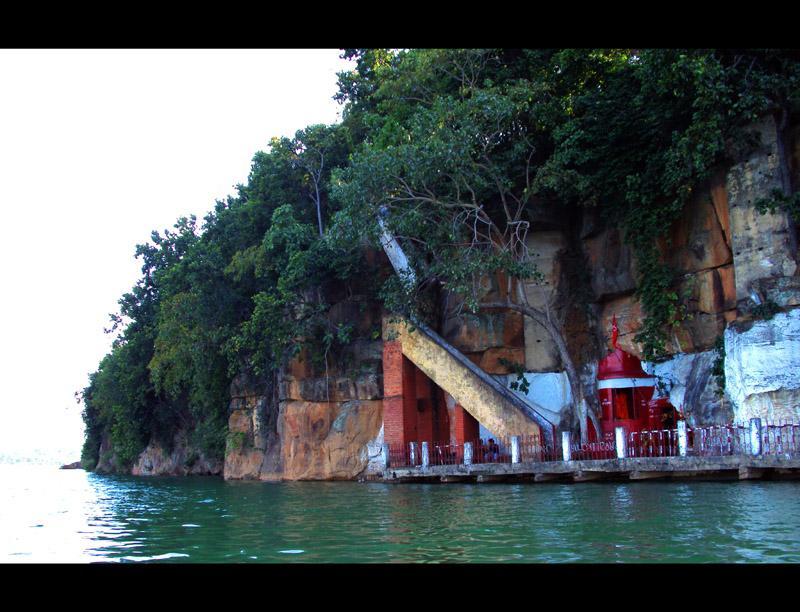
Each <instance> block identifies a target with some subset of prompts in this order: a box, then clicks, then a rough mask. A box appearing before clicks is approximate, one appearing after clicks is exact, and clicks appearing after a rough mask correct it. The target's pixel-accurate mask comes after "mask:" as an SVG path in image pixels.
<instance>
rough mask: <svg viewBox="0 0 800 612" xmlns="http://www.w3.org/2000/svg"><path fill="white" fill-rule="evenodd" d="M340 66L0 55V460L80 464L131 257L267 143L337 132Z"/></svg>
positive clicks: (323, 54)
mask: <svg viewBox="0 0 800 612" xmlns="http://www.w3.org/2000/svg"><path fill="white" fill-rule="evenodd" d="M348 68H349V66H348V62H345V61H344V60H341V59H339V51H336V50H249V51H240V50H227V51H212V50H191V51H188V50H187V51H181V50H169V51H159V50H110V51H109V50H68V51H57V50H38V51H37V50H17V51H14V50H0V205H1V206H2V217H0V219H2V221H1V223H2V225H1V227H2V236H0V270H2V287H3V289H2V294H0V343H2V350H0V383H2V395H1V396H0V398H1V399H0V455H1V454H21V453H25V454H28V453H30V452H33V449H52V450H53V451H57V452H59V453H60V454H63V455H65V456H64V458H63V460H64V461H68V460H69V461H74V460H77V459H78V458H79V456H80V447H81V444H82V442H83V426H82V423H81V419H80V411H81V406H79V405H78V404H76V403H75V401H74V399H73V393H74V392H75V391H76V390H78V389H82V388H83V387H84V386H86V384H88V379H87V376H88V374H89V372H91V371H94V370H95V369H96V366H97V364H98V362H99V360H100V359H101V358H102V357H103V355H105V354H106V353H107V352H108V350H109V349H110V341H111V338H110V336H107V335H105V334H104V333H103V327H104V326H107V325H108V314H109V313H111V312H116V311H117V300H118V299H119V297H120V296H121V295H122V294H123V293H124V292H125V291H128V290H129V289H130V287H131V286H132V285H133V284H134V282H135V281H136V279H137V278H138V276H139V274H140V263H139V261H138V260H136V259H134V257H133V254H134V249H135V245H136V244H137V243H141V242H146V241H147V240H148V239H149V236H150V232H151V231H152V230H153V229H159V230H163V229H164V228H167V227H172V224H173V223H174V222H175V220H176V219H177V218H178V217H179V216H182V215H189V214H192V213H194V214H196V215H197V217H198V220H202V218H203V216H204V215H205V213H206V212H208V211H209V210H211V209H212V208H213V206H214V201H215V199H220V198H224V197H225V196H226V195H228V194H230V193H233V192H234V185H235V184H236V183H243V182H245V181H246V179H247V176H248V174H249V170H250V161H251V159H252V157H253V154H254V153H255V152H256V151H258V150H264V149H265V148H266V147H267V144H268V142H269V139H270V138H271V137H272V136H291V135H293V134H294V132H295V131H296V130H298V129H301V128H303V127H305V126H307V125H311V124H313V123H333V122H335V121H337V120H338V119H339V113H340V110H341V109H340V107H339V105H338V104H337V103H336V102H334V101H333V100H332V96H333V95H334V93H335V92H336V72H338V71H341V70H345V69H348Z"/></svg>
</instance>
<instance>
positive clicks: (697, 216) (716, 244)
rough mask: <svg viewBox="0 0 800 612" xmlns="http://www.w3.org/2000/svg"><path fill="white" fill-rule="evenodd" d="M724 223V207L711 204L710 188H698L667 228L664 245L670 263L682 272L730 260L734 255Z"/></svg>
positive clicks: (697, 269)
mask: <svg viewBox="0 0 800 612" xmlns="http://www.w3.org/2000/svg"><path fill="white" fill-rule="evenodd" d="M720 217H723V218H725V221H722V220H721V219H720ZM723 223H725V224H727V210H725V209H724V208H723V207H722V206H720V207H719V208H717V207H715V206H714V202H713V201H712V196H711V193H710V192H708V191H705V190H703V191H701V192H699V194H698V195H697V196H695V197H694V198H692V200H690V201H689V203H688V204H687V205H686V208H685V209H684V211H683V214H682V215H681V217H680V219H678V220H677V221H676V222H675V223H674V224H673V226H672V227H671V228H670V232H669V236H670V242H669V247H666V248H665V252H667V253H668V254H669V257H668V261H669V263H670V265H671V266H672V267H673V268H674V269H676V270H679V271H681V272H696V271H699V270H707V269H709V268H718V267H719V266H724V265H728V264H730V263H731V262H732V261H733V258H732V254H731V249H730V246H729V244H728V242H726V239H725V238H726V235H725V231H724V225H723Z"/></svg>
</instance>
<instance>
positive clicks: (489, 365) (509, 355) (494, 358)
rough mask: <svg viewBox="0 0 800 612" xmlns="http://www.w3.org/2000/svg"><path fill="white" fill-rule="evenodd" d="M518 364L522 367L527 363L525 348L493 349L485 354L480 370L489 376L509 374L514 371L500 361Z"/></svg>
mask: <svg viewBox="0 0 800 612" xmlns="http://www.w3.org/2000/svg"><path fill="white" fill-rule="evenodd" d="M501 359H502V360H505V361H508V362H510V363H517V364H519V365H520V367H522V366H523V364H524V363H525V349H523V348H491V349H489V350H487V351H486V352H484V353H483V356H482V357H481V360H480V363H479V364H478V365H479V366H480V368H481V369H482V370H483V371H484V372H487V373H489V374H508V373H510V372H512V369H511V368H509V367H508V366H506V365H504V364H503V363H501V361H500V360H501Z"/></svg>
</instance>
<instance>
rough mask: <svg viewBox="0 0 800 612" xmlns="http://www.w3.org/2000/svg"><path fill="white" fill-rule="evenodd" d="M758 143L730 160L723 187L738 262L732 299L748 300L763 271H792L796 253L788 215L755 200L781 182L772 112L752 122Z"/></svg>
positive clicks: (787, 273) (775, 274) (778, 273)
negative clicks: (764, 210) (761, 210)
mask: <svg viewBox="0 0 800 612" xmlns="http://www.w3.org/2000/svg"><path fill="white" fill-rule="evenodd" d="M754 128H755V130H756V132H757V133H758V135H759V136H760V140H761V147H760V148H759V149H758V150H757V151H756V152H755V153H753V154H751V155H750V156H749V157H748V158H747V159H746V160H744V161H742V162H741V163H739V164H737V165H735V166H733V167H732V168H731V169H730V171H729V172H728V175H727V181H726V185H725V187H726V191H727V193H728V203H729V209H730V216H731V232H732V236H733V256H734V264H735V266H736V299H737V301H739V302H742V301H744V300H747V299H748V297H749V295H750V289H751V284H752V283H753V282H754V281H756V280H758V279H761V278H765V277H780V276H793V275H794V274H795V273H796V271H797V261H796V259H795V258H796V257H797V253H792V251H791V240H790V234H789V228H790V223H791V220H790V219H789V218H788V215H787V214H786V213H783V212H776V213H774V214H773V213H767V214H765V215H761V214H759V213H758V211H757V210H756V208H755V206H754V203H755V202H756V200H758V199H759V198H763V197H769V196H770V194H771V192H772V190H773V189H778V188H780V185H781V181H780V165H779V164H780V160H779V157H778V148H777V134H776V130H775V120H774V119H773V118H772V117H771V116H770V117H767V118H766V119H764V120H763V121H761V122H760V123H758V124H756V125H755V126H754Z"/></svg>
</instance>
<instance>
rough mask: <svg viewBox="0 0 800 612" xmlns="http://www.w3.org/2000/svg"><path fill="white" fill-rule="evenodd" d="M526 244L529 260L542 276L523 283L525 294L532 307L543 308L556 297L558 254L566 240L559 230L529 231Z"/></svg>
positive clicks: (564, 245) (558, 271)
mask: <svg viewBox="0 0 800 612" xmlns="http://www.w3.org/2000/svg"><path fill="white" fill-rule="evenodd" d="M526 245H527V247H528V253H529V256H530V261H531V262H532V263H533V264H534V265H535V266H536V268H537V270H538V271H539V273H540V274H542V278H541V279H540V280H538V281H537V282H529V283H525V284H524V290H525V295H526V297H527V298H528V303H529V304H530V305H531V306H532V307H534V308H544V307H546V306H547V305H549V304H552V303H553V300H554V299H555V297H556V294H557V291H558V280H559V277H560V274H561V263H560V256H561V254H562V253H563V251H564V249H565V248H566V245H567V241H566V238H565V236H564V233H563V232H560V231H549V232H531V233H530V234H528V237H527V240H526Z"/></svg>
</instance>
